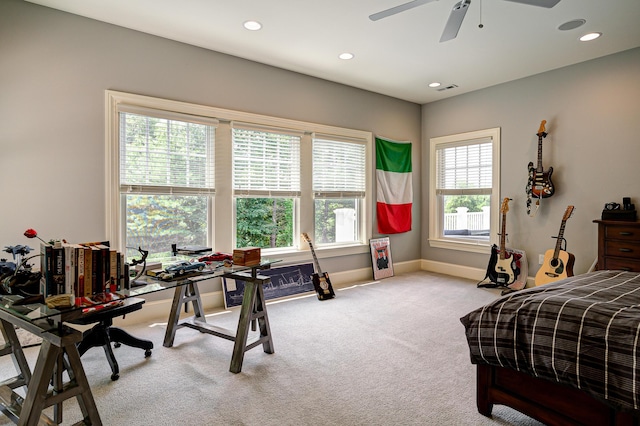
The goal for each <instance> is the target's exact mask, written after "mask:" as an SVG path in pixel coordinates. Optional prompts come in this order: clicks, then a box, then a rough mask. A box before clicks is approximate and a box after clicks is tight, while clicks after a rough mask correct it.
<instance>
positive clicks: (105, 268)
mask: <svg viewBox="0 0 640 426" xmlns="http://www.w3.org/2000/svg"><path fill="white" fill-rule="evenodd" d="M92 247H95V248H96V249H98V250H97V251H94V252H93V254H94V255H95V254H96V253H98V262H97V265H98V273H97V280H98V282H97V283H94V286H93V289H94V293H105V292H107V291H109V289H108V288H107V285H108V284H109V279H110V278H111V277H110V276H109V275H110V272H111V266H110V264H109V260H110V257H109V256H110V255H109V246H108V245H105V244H96V245H93V246H92Z"/></svg>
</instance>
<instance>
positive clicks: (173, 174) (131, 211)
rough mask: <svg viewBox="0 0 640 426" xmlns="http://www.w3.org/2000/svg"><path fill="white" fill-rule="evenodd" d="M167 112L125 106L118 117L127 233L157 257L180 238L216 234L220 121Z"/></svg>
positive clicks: (196, 241)
mask: <svg viewBox="0 0 640 426" xmlns="http://www.w3.org/2000/svg"><path fill="white" fill-rule="evenodd" d="M129 111H131V112H129ZM167 117H169V116H168V115H164V114H162V113H161V112H159V111H147V110H144V111H141V110H139V109H136V108H124V107H123V108H121V110H120V112H119V120H118V121H119V139H120V147H119V150H120V152H119V154H120V205H121V208H122V209H123V223H124V226H123V227H122V230H121V231H122V239H123V241H124V245H125V247H126V248H127V249H129V250H132V251H133V252H135V251H136V249H137V248H138V247H143V248H144V249H145V250H149V252H150V253H151V254H152V256H151V258H154V257H165V256H167V255H169V253H170V248H171V244H172V243H174V242H176V241H180V242H181V243H184V244H186V245H206V244H207V242H208V239H209V238H208V236H209V235H210V234H211V233H210V229H209V225H210V224H209V223H208V220H207V218H208V217H209V211H210V209H211V197H212V196H213V194H214V183H213V164H214V161H213V150H214V138H215V127H214V126H213V125H212V124H213V123H211V122H210V123H203V122H202V120H194V118H193V117H187V116H180V117H177V116H176V115H175V114H174V115H172V116H171V117H170V118H167ZM187 120H188V121H187ZM128 255H129V253H128Z"/></svg>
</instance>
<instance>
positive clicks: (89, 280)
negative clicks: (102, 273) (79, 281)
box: [82, 247, 93, 297]
mask: <svg viewBox="0 0 640 426" xmlns="http://www.w3.org/2000/svg"><path fill="white" fill-rule="evenodd" d="M92 254H93V249H92V248H91V247H85V248H84V294H82V296H84V297H91V295H92V294H93V256H92Z"/></svg>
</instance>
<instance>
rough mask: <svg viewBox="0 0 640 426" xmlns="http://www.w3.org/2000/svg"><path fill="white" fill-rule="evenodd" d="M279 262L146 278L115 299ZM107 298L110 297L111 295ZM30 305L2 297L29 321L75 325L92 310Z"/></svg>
mask: <svg viewBox="0 0 640 426" xmlns="http://www.w3.org/2000/svg"><path fill="white" fill-rule="evenodd" d="M278 262H281V260H274V259H265V258H263V259H261V260H260V263H259V264H256V265H250V266H239V265H233V266H230V267H226V266H224V265H223V263H222V262H212V264H211V265H208V267H207V269H205V270H203V271H202V272H201V273H200V274H198V275H186V276H185V277H178V278H176V279H173V280H171V281H163V280H160V279H157V278H154V277H150V276H146V275H143V276H142V277H140V278H138V279H136V280H135V281H133V282H131V287H130V288H129V289H121V290H118V291H117V292H116V294H115V295H114V296H117V297H119V298H121V299H124V298H128V297H135V296H143V295H145V294H149V293H155V292H157V291H162V290H168V289H172V288H176V287H178V286H181V285H185V284H189V283H195V282H199V281H204V280H208V279H212V278H216V277H222V276H227V275H230V274H235V273H240V272H247V271H250V272H252V273H256V271H257V270H260V269H268V268H270V267H271V265H272V264H274V263H278ZM105 296H108V294H107V295H105ZM92 299H97V300H101V299H104V301H103V302H99V301H98V302H97V303H96V304H95V305H93V306H99V305H106V304H108V303H110V302H113V298H109V297H103V298H101V297H100V295H96V296H95V297H93V298H92ZM116 300H117V299H116ZM28 301H29V300H28V299H26V298H24V297H22V296H18V295H2V296H0V310H2V311H5V312H7V313H9V314H11V315H14V316H16V317H19V318H22V319H25V320H27V321H36V320H44V319H51V320H55V321H59V322H64V321H72V320H74V319H76V318H80V317H82V315H83V310H85V309H87V308H88V306H74V307H71V308H49V307H48V306H47V305H46V304H43V303H25V302H28Z"/></svg>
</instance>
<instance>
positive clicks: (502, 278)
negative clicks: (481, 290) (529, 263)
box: [487, 197, 520, 286]
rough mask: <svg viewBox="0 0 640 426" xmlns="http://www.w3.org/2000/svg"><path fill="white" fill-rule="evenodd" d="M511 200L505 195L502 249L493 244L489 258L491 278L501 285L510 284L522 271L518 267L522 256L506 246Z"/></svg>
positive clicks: (489, 275) (488, 269)
mask: <svg viewBox="0 0 640 426" xmlns="http://www.w3.org/2000/svg"><path fill="white" fill-rule="evenodd" d="M509 201H510V200H509V198H508V197H505V198H504V200H503V201H502V206H501V208H500V213H502V233H501V234H500V249H499V250H497V247H496V245H495V244H494V245H493V247H492V255H491V258H490V259H489V267H488V268H487V275H488V277H489V280H490V281H491V282H492V283H495V284H498V285H501V286H508V285H509V284H512V283H513V282H514V281H515V280H516V278H517V277H518V274H519V273H520V268H519V267H518V260H519V257H520V256H519V255H516V254H515V253H513V252H511V251H510V250H507V248H506V236H507V234H506V230H507V212H508V211H509ZM496 251H497V253H496Z"/></svg>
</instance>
